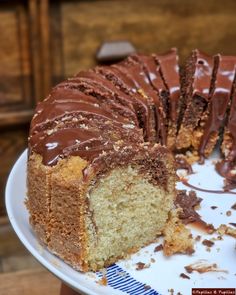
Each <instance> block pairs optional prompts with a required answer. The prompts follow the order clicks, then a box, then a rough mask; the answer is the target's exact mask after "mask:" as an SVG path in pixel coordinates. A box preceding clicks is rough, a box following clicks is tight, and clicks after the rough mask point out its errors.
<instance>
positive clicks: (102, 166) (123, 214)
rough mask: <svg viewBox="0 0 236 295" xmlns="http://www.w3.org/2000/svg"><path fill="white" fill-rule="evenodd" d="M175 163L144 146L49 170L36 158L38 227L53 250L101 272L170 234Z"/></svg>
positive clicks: (33, 193) (32, 197) (34, 219)
mask: <svg viewBox="0 0 236 295" xmlns="http://www.w3.org/2000/svg"><path fill="white" fill-rule="evenodd" d="M175 180H176V176H175V169H174V160H173V157H172V155H171V154H170V153H169V152H168V150H167V149H166V148H164V147H161V146H159V145H157V144H156V145H149V144H140V145H136V146H134V145H133V146H126V147H120V148H117V151H116V150H113V151H109V152H108V153H103V154H102V155H100V156H99V157H97V158H96V159H95V160H94V161H93V162H89V161H87V160H84V159H82V158H81V157H79V156H70V157H68V158H66V159H61V160H59V161H58V162H57V164H56V165H54V166H51V167H50V166H45V165H44V164H43V163H42V156H41V155H39V154H36V153H33V154H31V155H30V158H29V162H28V201H27V207H28V209H29V212H30V215H31V218H30V221H31V224H32V226H33V228H34V230H35V232H36V233H37V235H38V236H39V238H40V239H41V240H42V241H43V242H44V243H45V244H46V245H47V247H48V248H49V249H50V250H51V251H52V252H53V253H55V254H56V255H58V256H59V257H61V258H62V259H63V260H64V261H66V262H67V263H69V264H71V265H72V266H73V267H74V268H76V269H78V270H81V271H88V270H93V271H95V270H98V269H100V268H102V267H104V266H108V265H110V264H111V263H113V262H115V261H117V259H119V258H123V257H126V256H127V254H129V253H132V252H135V251H137V250H138V249H140V248H141V247H143V246H145V245H147V244H149V243H150V242H152V241H154V240H155V239H156V237H157V236H159V235H161V234H162V233H163V230H164V227H165V224H166V222H167V218H168V213H169V211H170V210H171V209H172V208H173V201H174V198H175Z"/></svg>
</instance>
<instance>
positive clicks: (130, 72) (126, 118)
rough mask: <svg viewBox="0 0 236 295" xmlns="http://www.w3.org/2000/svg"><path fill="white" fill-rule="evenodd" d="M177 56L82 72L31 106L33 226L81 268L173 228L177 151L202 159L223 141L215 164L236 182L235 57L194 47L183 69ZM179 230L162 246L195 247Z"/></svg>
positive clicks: (104, 262) (140, 58)
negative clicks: (175, 241) (178, 237)
mask: <svg viewBox="0 0 236 295" xmlns="http://www.w3.org/2000/svg"><path fill="white" fill-rule="evenodd" d="M178 60H179V59H178V54H177V50H176V49H171V50H170V51H169V52H167V53H166V54H163V55H160V54H153V55H142V54H134V55H131V56H129V57H128V58H127V59H126V60H124V61H122V62H120V63H117V64H114V65H112V66H99V67H95V68H94V69H90V70H87V71H82V72H80V73H78V74H77V75H75V76H74V77H73V78H69V79H67V80H66V81H64V82H62V83H60V84H58V85H57V86H56V87H54V88H53V89H52V91H51V93H50V94H49V95H48V97H47V98H46V99H45V100H44V101H42V102H41V103H39V105H38V106H37V108H36V111H35V115H34V117H33V119H32V122H31V127H30V136H29V158H28V172H27V181H28V183H27V185H28V197H27V201H26V204H27V208H28V210H29V213H30V223H31V225H32V227H33V228H34V231H35V233H36V234H37V236H38V238H39V240H40V241H42V242H43V243H44V244H45V245H46V246H47V247H48V249H49V250H50V251H51V252H53V253H55V254H56V255H58V256H59V257H61V258H62V259H63V260H64V261H65V262H67V263H69V264H70V265H72V266H73V267H74V268H76V269H78V270H81V271H88V270H97V269H100V268H102V267H104V266H108V265H110V264H112V263H114V262H115V261H117V260H118V259H120V258H124V257H126V256H127V255H128V254H129V253H132V252H136V251H138V250H139V249H140V248H141V247H143V246H145V245H148V244H149V243H151V242H153V241H155V239H156V238H157V237H158V236H160V235H162V234H163V233H164V234H165V233H168V232H171V235H174V233H173V231H171V225H172V223H171V218H172V219H173V220H175V223H178V222H177V221H176V218H177V217H176V216H175V213H174V212H175V205H174V201H175V198H176V190H175V183H176V180H177V179H176V168H175V158H174V156H175V155H176V154H184V155H186V160H187V161H189V163H192V162H194V161H198V160H199V161H202V162H203V161H204V158H207V157H209V156H210V155H211V153H212V151H213V149H214V147H215V146H216V143H218V142H220V143H221V154H222V160H221V161H220V162H219V163H218V164H217V169H218V171H219V172H220V173H221V175H223V176H224V177H225V178H226V179H227V180H228V181H230V182H231V184H234V183H235V184H236V176H235V175H236V174H235V173H234V172H235V163H236V133H235V132H236V131H235V130H236V125H235V124H236V123H235V118H236V116H235V112H236V108H235V106H236V90H235V86H236V78H235V77H236V75H235V68H236V57H234V56H222V55H220V54H218V55H215V56H208V55H207V54H205V53H203V52H200V51H199V50H194V51H193V52H192V54H191V56H190V57H189V58H188V59H187V61H186V63H185V64H184V65H183V66H182V67H181V68H180V66H179V62H178ZM173 216H174V217H173ZM179 228H181V229H182V230H183V232H184V233H186V235H184V234H182V236H181V237H182V240H181V241H180V240H178V247H177V249H171V248H170V245H167V246H168V251H165V249H167V247H166V248H165V244H164V253H172V252H173V253H174V252H182V253H188V254H190V253H192V250H191V245H192V244H191V243H192V241H188V238H189V232H188V231H187V229H186V230H185V229H184V225H180V227H179ZM185 238H186V240H185ZM167 240H168V239H167ZM167 255H169V254H167Z"/></svg>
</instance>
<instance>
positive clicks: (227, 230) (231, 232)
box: [217, 224, 236, 238]
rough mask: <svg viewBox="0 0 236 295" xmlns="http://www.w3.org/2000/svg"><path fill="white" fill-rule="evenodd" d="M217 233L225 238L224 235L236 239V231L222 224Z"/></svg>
mask: <svg viewBox="0 0 236 295" xmlns="http://www.w3.org/2000/svg"><path fill="white" fill-rule="evenodd" d="M217 232H218V233H219V234H220V235H221V236H223V235H225V234H226V235H229V236H231V237H233V238H236V229H234V228H232V227H229V226H227V225H225V224H221V225H220V227H219V228H218V229H217Z"/></svg>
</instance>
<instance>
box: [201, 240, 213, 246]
mask: <svg viewBox="0 0 236 295" xmlns="http://www.w3.org/2000/svg"><path fill="white" fill-rule="evenodd" d="M202 244H203V245H204V246H207V247H212V246H213V245H215V243H214V242H212V241H210V240H207V239H205V240H203V241H202Z"/></svg>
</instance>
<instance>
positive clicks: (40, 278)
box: [0, 269, 60, 295]
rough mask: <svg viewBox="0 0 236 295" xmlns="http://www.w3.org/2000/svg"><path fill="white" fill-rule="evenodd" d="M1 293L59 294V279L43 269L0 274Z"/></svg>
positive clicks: (27, 294)
mask: <svg viewBox="0 0 236 295" xmlns="http://www.w3.org/2000/svg"><path fill="white" fill-rule="evenodd" d="M0 294H1V295H20V294H22V295H23V294H24V295H42V294H45V295H46V294H48V295H49V294H50V295H59V294H60V281H59V280H58V279H57V278H55V277H54V276H53V275H52V274H50V273H49V272H48V271H46V270H44V269H34V270H22V271H17V272H14V273H5V274H1V275H0Z"/></svg>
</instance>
